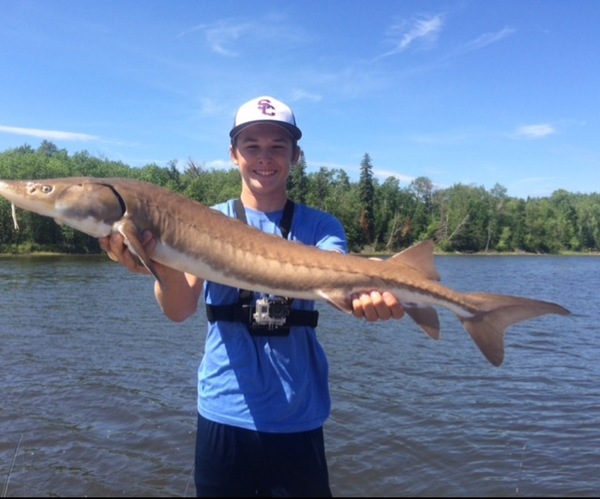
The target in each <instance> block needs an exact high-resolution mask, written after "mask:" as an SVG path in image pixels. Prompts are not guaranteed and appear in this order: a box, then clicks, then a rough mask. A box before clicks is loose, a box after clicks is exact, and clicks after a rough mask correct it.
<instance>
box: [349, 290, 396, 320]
mask: <svg viewBox="0 0 600 499" xmlns="http://www.w3.org/2000/svg"><path fill="white" fill-rule="evenodd" d="M352 313H353V314H354V315H355V316H356V317H358V318H359V319H360V318H363V317H364V318H365V319H367V320H368V321H369V322H374V321H378V320H381V321H387V320H388V319H402V317H404V308H402V305H401V304H400V302H399V301H398V299H397V298H396V297H395V296H394V295H393V294H392V293H390V292H389V291H384V292H383V293H381V292H379V291H371V292H370V293H367V292H364V293H357V294H355V295H353V297H352Z"/></svg>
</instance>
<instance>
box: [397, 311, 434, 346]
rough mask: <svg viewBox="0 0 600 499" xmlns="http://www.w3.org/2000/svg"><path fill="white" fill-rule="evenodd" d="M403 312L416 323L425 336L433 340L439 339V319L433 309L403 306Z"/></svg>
mask: <svg viewBox="0 0 600 499" xmlns="http://www.w3.org/2000/svg"><path fill="white" fill-rule="evenodd" d="M404 311H405V312H406V313H407V314H408V316H409V317H410V318H411V319H412V320H413V321H415V322H416V323H417V325H418V326H419V327H420V328H421V329H422V330H423V331H424V332H425V334H426V335H427V336H429V337H431V338H433V339H434V340H439V339H440V319H439V317H438V313H437V311H436V309H435V308H433V307H428V306H427V307H413V306H406V305H404Z"/></svg>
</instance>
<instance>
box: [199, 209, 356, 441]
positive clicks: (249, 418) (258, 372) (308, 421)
mask: <svg viewBox="0 0 600 499" xmlns="http://www.w3.org/2000/svg"><path fill="white" fill-rule="evenodd" d="M213 208H214V209H217V210H219V211H221V212H223V213H225V214H226V215H228V216H230V217H235V208H234V203H233V201H232V200H230V201H228V202H226V203H222V204H219V205H217V206H214V207H213ZM282 216H283V211H278V212H274V213H262V212H258V211H255V210H252V209H249V208H246V218H247V222H248V225H251V226H253V227H257V228H259V229H260V230H262V231H263V232H267V233H272V234H278V235H281V231H280V229H279V224H280V222H281V218H282ZM289 239H292V240H295V241H299V242H302V243H304V244H307V245H312V246H317V247H318V248H321V249H324V250H337V251H341V252H343V253H345V252H346V237H345V233H344V229H343V227H342V225H341V223H340V222H339V221H338V220H337V219H336V218H335V217H333V216H332V215H330V214H328V213H325V212H323V211H319V210H316V209H314V208H309V207H307V206H305V205H302V204H298V203H296V204H295V206H294V216H293V220H292V227H291V230H290V236H289ZM255 296H260V295H258V294H255ZM204 299H205V302H206V303H207V304H213V305H227V304H233V303H238V301H239V291H238V290H237V289H236V288H232V287H229V286H223V285H221V284H216V283H214V282H205V284H204ZM292 307H293V308H299V309H304V310H313V309H314V302H313V301H308V300H298V299H294V300H293V302H292ZM328 376H329V365H328V362H327V357H326V356H325V352H324V351H323V348H322V347H321V345H320V344H319V342H318V340H317V335H316V332H315V330H314V329H313V328H310V327H292V328H291V331H290V334H289V335H288V336H283V337H276V336H251V335H250V333H249V332H248V330H247V328H246V326H244V325H243V324H241V323H238V322H225V321H218V322H216V323H209V324H208V332H207V336H206V342H205V352H204V357H203V358H202V362H201V363H200V367H199V369H198V412H199V413H200V414H201V415H202V416H203V417H205V418H206V419H209V420H211V421H215V422H217V423H223V424H228V425H233V426H237V427H241V428H247V429H251V430H258V431H264V432H277V433H291V432H299V431H308V430H313V429H315V428H318V427H320V426H322V425H323V424H324V423H325V421H326V419H327V418H328V417H329V413H330V409H331V399H330V396H329V379H328Z"/></svg>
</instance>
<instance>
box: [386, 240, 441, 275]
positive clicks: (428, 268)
mask: <svg viewBox="0 0 600 499" xmlns="http://www.w3.org/2000/svg"><path fill="white" fill-rule="evenodd" d="M434 247H435V245H434V243H433V241H432V240H431V239H428V240H427V241H422V242H420V243H418V244H415V245H414V246H411V247H410V248H407V249H405V250H404V251H401V252H400V253H396V254H395V255H394V256H392V257H391V258H389V259H388V262H390V263H393V262H394V261H396V262H402V263H403V264H405V265H410V266H411V267H413V268H415V269H416V270H418V271H419V272H420V273H421V274H423V275H424V276H425V277H427V278H428V279H432V280H434V281H440V280H441V277H440V274H439V272H438V271H437V268H436V267H435V262H434V260H433V248H434Z"/></svg>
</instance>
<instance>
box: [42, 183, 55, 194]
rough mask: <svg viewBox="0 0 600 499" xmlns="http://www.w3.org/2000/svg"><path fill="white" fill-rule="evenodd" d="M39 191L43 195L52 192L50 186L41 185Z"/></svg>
mask: <svg viewBox="0 0 600 499" xmlns="http://www.w3.org/2000/svg"><path fill="white" fill-rule="evenodd" d="M40 191H42V193H43V194H49V193H51V192H52V186H51V185H42V186H41V187H40Z"/></svg>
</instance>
